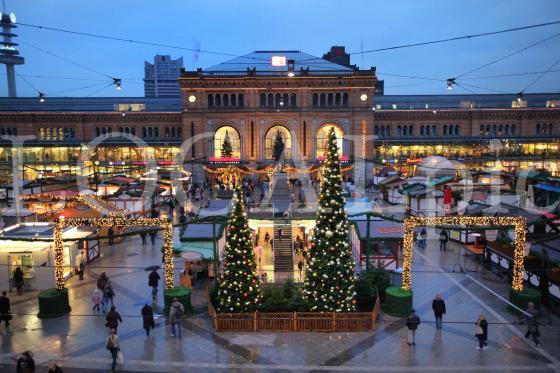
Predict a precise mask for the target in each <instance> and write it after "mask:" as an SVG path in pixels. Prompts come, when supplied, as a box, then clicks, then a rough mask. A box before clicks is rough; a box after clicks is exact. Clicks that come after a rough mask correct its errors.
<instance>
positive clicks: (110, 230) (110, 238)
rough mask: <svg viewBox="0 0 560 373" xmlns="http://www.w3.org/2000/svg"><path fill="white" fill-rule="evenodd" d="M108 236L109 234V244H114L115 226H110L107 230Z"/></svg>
mask: <svg viewBox="0 0 560 373" xmlns="http://www.w3.org/2000/svg"><path fill="white" fill-rule="evenodd" d="M107 236H109V245H113V243H114V242H115V230H114V229H113V227H109V229H108V230H107Z"/></svg>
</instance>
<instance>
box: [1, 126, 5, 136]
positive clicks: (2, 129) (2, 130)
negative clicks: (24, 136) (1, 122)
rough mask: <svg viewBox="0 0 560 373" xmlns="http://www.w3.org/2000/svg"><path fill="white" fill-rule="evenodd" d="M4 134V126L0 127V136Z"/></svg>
mask: <svg viewBox="0 0 560 373" xmlns="http://www.w3.org/2000/svg"><path fill="white" fill-rule="evenodd" d="M4 135H6V130H5V129H4V128H0V136H4Z"/></svg>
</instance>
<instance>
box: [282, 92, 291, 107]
mask: <svg viewBox="0 0 560 373" xmlns="http://www.w3.org/2000/svg"><path fill="white" fill-rule="evenodd" d="M281 102H282V103H283V105H284V106H290V95H289V94H287V93H284V94H283V95H282V101H281Z"/></svg>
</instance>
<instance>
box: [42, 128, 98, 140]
mask: <svg viewBox="0 0 560 373" xmlns="http://www.w3.org/2000/svg"><path fill="white" fill-rule="evenodd" d="M50 132H51V131H50V128H49V138H50V137H51V136H50ZM101 134H102V135H106V134H107V127H101Z"/></svg>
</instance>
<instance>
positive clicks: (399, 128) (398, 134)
mask: <svg viewBox="0 0 560 373" xmlns="http://www.w3.org/2000/svg"><path fill="white" fill-rule="evenodd" d="M401 135H402V129H401V126H397V136H401Z"/></svg>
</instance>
